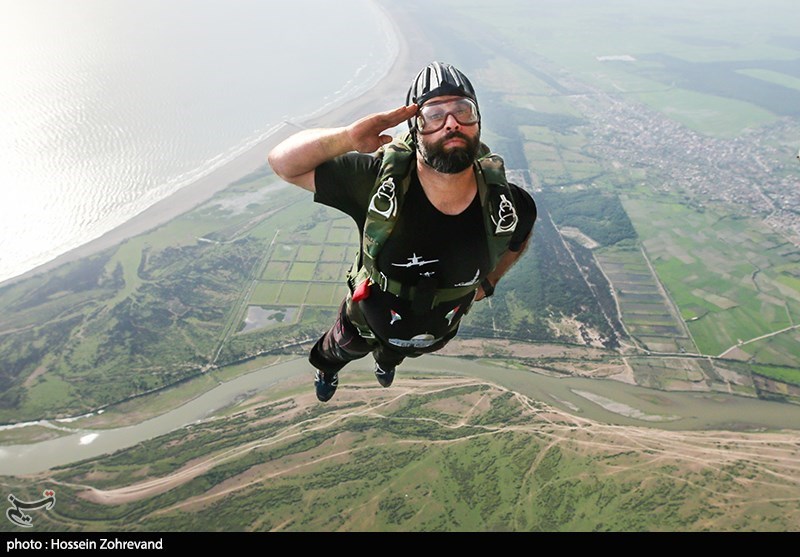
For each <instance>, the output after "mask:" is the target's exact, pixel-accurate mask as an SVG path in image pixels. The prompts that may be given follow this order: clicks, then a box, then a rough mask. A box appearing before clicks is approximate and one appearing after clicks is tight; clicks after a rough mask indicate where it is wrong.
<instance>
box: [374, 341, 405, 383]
mask: <svg viewBox="0 0 800 557" xmlns="http://www.w3.org/2000/svg"><path fill="white" fill-rule="evenodd" d="M372 356H373V357H374V358H375V377H377V378H378V383H380V384H381V386H382V387H390V386H391V385H392V381H394V371H395V368H396V367H397V366H399V365H400V363H401V362H402V361H403V360H404V359H405V355H403V354H400V353H399V352H396V351H394V350H392V348H391V347H390V346H386V345H385V344H382V343H381V344H379V345H378V346H377V347H376V348H375V350H374V351H373V352H372Z"/></svg>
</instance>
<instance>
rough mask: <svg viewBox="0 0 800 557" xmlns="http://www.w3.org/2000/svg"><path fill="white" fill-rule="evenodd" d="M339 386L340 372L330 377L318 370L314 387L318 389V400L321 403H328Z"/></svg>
mask: <svg viewBox="0 0 800 557" xmlns="http://www.w3.org/2000/svg"><path fill="white" fill-rule="evenodd" d="M338 386H339V372H336V373H334V374H333V375H330V376H328V375H326V374H325V373H324V372H322V371H320V370H317V373H316V374H315V375H314V387H316V389H317V399H319V401H320V402H328V401H329V400H330V399H331V398H333V393H335V392H336V387H338Z"/></svg>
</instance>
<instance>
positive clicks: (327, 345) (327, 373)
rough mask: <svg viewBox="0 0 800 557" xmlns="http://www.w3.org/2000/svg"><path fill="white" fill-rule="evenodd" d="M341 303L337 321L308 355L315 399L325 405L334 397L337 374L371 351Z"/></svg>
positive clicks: (344, 303)
mask: <svg viewBox="0 0 800 557" xmlns="http://www.w3.org/2000/svg"><path fill="white" fill-rule="evenodd" d="M348 301H349V300H345V301H344V302H342V305H341V306H340V308H339V316H338V317H337V318H336V322H335V323H334V324H333V326H332V327H331V328H330V329H329V330H328V332H326V333H325V334H324V335H322V337H320V339H319V340H317V342H316V344H314V347H313V348H312V349H311V352H310V353H309V355H308V361H309V362H311V365H312V366H314V368H315V369H316V370H317V375H316V377H315V380H314V385H315V386H316V388H317V398H318V399H319V400H320V401H322V402H326V401H328V400H330V399H331V397H333V393H335V392H336V387H337V386H338V383H339V371H340V370H341V369H342V368H343V367H344V366H345V365H347V364H348V363H349V362H352V361H353V360H358V359H359V358H363V357H364V356H366V355H367V354H369V353H370V352H372V349H373V348H374V347H373V345H372V344H370V343H369V342H368V341H367V340H366V339H364V338H363V337H362V336H361V335H360V334H359V333H358V329H357V328H356V327H355V325H353V324H352V323H351V322H350V319H349V318H348V317H347V303H348Z"/></svg>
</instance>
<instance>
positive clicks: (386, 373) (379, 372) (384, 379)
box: [375, 362, 394, 387]
mask: <svg viewBox="0 0 800 557" xmlns="http://www.w3.org/2000/svg"><path fill="white" fill-rule="evenodd" d="M375 377H377V378H378V383H380V384H381V387H391V386H392V381H394V368H390V369H383V368H382V367H381V366H380V364H378V362H375Z"/></svg>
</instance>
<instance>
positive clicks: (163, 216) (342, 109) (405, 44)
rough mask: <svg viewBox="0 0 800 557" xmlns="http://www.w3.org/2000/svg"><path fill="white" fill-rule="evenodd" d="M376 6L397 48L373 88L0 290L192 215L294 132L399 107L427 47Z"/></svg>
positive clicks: (288, 126) (289, 126)
mask: <svg viewBox="0 0 800 557" xmlns="http://www.w3.org/2000/svg"><path fill="white" fill-rule="evenodd" d="M376 6H377V7H378V8H379V9H380V10H381V12H382V13H383V14H384V16H385V17H386V19H387V21H388V23H389V25H390V27H391V29H392V31H393V32H394V36H395V40H396V42H397V45H398V49H397V55H396V57H395V59H394V61H393V62H392V64H391V65H390V67H389V69H388V71H387V73H386V75H385V76H384V77H383V78H382V79H381V80H380V81H379V82H378V83H377V84H376V85H375V86H374V87H373V88H372V89H370V90H369V91H367V92H365V93H363V94H361V95H359V96H357V97H354V98H352V99H348V100H346V101H344V102H343V103H342V104H340V105H339V106H336V107H334V108H332V109H331V110H330V111H328V112H325V113H324V114H321V115H319V116H316V117H313V118H311V119H309V120H306V121H302V122H294V121H292V122H284V123H283V124H282V125H281V126H280V127H279V128H278V129H276V131H275V132H274V133H272V134H271V135H270V136H269V137H267V138H265V139H264V140H262V141H260V142H259V143H257V144H256V145H254V146H253V147H252V148H250V149H248V150H247V151H245V152H243V153H242V154H241V155H239V156H238V157H236V158H235V159H232V160H231V161H230V162H228V163H226V164H225V165H223V166H221V167H219V168H217V169H215V170H214V171H213V172H211V173H209V174H208V175H206V176H204V177H202V178H200V179H198V180H197V181H195V182H194V183H192V184H189V185H187V186H185V187H183V188H181V189H180V190H178V191H177V192H175V193H173V194H172V195H170V196H169V197H166V198H165V199H162V200H160V201H158V202H156V203H155V204H153V205H151V206H150V207H149V208H147V209H145V210H144V211H142V212H141V213H139V214H138V215H135V216H133V217H132V218H131V219H129V220H128V221H126V222H125V223H123V224H122V225H120V226H118V227H116V228H114V229H112V230H110V231H109V232H106V233H105V234H103V235H102V236H100V237H98V238H96V239H94V240H91V241H89V242H87V243H85V244H83V245H81V246H78V247H77V248H74V249H72V250H70V251H68V252H66V253H64V254H62V255H59V256H58V257H56V258H55V259H52V260H51V261H48V262H47V263H43V264H42V265H39V266H37V267H35V268H34V269H32V270H30V271H28V272H25V273H23V274H20V275H17V276H16V277H12V278H10V279H7V280H5V281H3V282H0V287H3V286H7V285H9V284H13V283H15V282H19V281H21V280H24V279H27V278H30V277H33V276H36V275H40V274H43V273H46V272H48V271H51V270H53V269H55V268H57V267H60V266H61V265H64V264H65V263H70V262H73V261H78V260H80V259H83V258H85V257H89V256H91V255H94V254H96V253H98V252H101V251H103V250H105V249H108V248H112V247H114V246H117V245H119V244H121V243H122V242H124V241H125V240H127V239H129V238H133V237H135V236H138V235H140V234H144V233H145V232H149V231H151V230H153V229H155V228H158V227H159V226H162V225H164V224H166V223H168V222H169V221H171V220H172V219H174V218H176V217H178V216H180V215H182V214H184V213H186V212H188V211H191V210H192V209H194V208H196V207H198V206H199V205H201V204H203V203H204V202H206V201H208V200H209V199H211V198H212V197H213V196H214V195H215V194H216V193H218V192H220V191H222V190H224V189H226V188H227V187H228V186H229V185H230V184H231V183H233V182H235V181H237V180H239V179H240V178H243V177H245V176H247V175H249V174H251V173H253V172H255V171H257V170H259V169H261V168H263V167H264V166H265V165H266V159H267V153H268V152H269V151H270V149H272V148H273V147H274V146H275V145H277V144H278V143H280V142H281V141H283V140H284V139H286V138H287V137H289V136H290V135H291V134H292V133H294V132H296V131H297V130H298V129H302V128H314V127H335V126H342V125H346V124H349V123H350V122H352V121H354V120H356V119H358V118H361V117H362V116H365V115H366V114H369V113H371V112H378V111H383V110H389V109H392V108H396V107H397V106H400V105H401V104H402V103H403V101H404V99H405V93H406V90H407V89H408V84H409V83H410V82H411V79H412V78H413V77H414V75H416V73H417V72H418V71H419V69H420V68H421V67H423V66H424V65H425V64H427V63H428V62H429V61H430V49H429V47H427V46H426V44H427V43H426V41H425V38H424V36H422V34H421V33H420V32H419V31H417V30H415V29H417V26H414V25H410V22H409V21H407V18H408V16H407V15H405V14H402V13H399V12H400V10H392V9H391V6H389V5H384V4H379V3H377V2H376ZM411 45H414V46H413V47H412V46H411Z"/></svg>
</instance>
